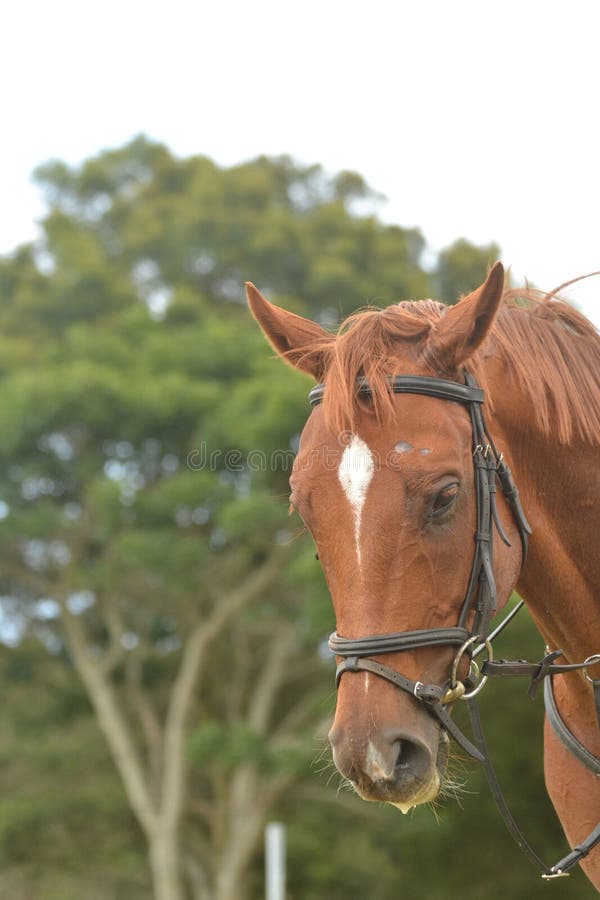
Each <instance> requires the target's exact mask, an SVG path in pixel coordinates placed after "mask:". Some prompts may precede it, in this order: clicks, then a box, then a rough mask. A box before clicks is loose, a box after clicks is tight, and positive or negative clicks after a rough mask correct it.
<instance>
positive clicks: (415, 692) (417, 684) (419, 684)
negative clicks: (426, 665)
mask: <svg viewBox="0 0 600 900" xmlns="http://www.w3.org/2000/svg"><path fill="white" fill-rule="evenodd" d="M422 687H423V682H422V681H415V686H414V688H413V697H416V698H417V700H418V699H419V688H422Z"/></svg>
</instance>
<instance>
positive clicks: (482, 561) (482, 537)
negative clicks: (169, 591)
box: [309, 372, 600, 879]
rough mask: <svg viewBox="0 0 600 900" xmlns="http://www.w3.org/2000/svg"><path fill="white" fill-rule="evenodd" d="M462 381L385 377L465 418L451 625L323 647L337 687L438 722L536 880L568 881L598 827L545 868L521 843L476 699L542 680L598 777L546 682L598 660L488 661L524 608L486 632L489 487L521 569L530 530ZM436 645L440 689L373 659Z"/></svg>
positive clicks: (316, 397) (469, 381)
mask: <svg viewBox="0 0 600 900" xmlns="http://www.w3.org/2000/svg"><path fill="white" fill-rule="evenodd" d="M464 379H465V380H464V383H460V382H456V381H448V380H445V379H442V378H433V377H429V376H424V375H394V376H390V377H389V379H388V382H389V389H390V391H391V392H392V393H395V394H400V393H408V394H424V395H426V396H430V397H436V398H438V399H440V400H447V401H451V402H455V403H461V404H462V405H464V406H466V408H467V410H468V412H469V416H470V419H471V429H472V456H473V467H474V478H475V498H476V530H475V535H474V538H475V550H474V553H473V562H472V565H471V572H470V576H469V580H468V584H467V589H466V592H465V597H464V600H463V603H462V606H461V609H460V613H459V616H458V622H457V624H456V626H454V627H448V628H427V629H422V630H418V631H404V632H398V633H389V634H373V635H368V636H366V637H362V638H344V637H342V636H341V635H339V634H338V633H337V632H334V633H333V634H332V635H331V637H330V638H329V648H330V650H331V651H332V652H333V653H335V655H336V656H337V657H341V658H342V661H341V662H340V663H339V664H338V666H337V669H336V686H337V685H339V682H340V679H341V677H342V675H344V673H346V672H361V671H364V672H371V673H373V674H375V675H378V676H379V677H380V678H384V679H385V680H387V681H389V682H391V683H392V684H394V685H395V686H396V687H398V688H400V690H403V691H405V692H406V693H409V694H411V695H412V696H413V697H414V698H415V699H416V700H418V701H419V702H421V703H423V704H424V706H425V708H426V709H427V711H428V712H429V713H430V714H431V715H432V716H434V718H436V719H437V720H438V722H439V724H440V726H441V727H442V728H443V729H444V730H445V731H446V732H447V733H448V734H449V735H450V736H451V737H453V738H454V740H455V741H456V742H457V743H458V744H459V745H460V746H461V747H462V748H463V749H464V750H465V751H466V752H467V753H468V754H469V755H470V756H472V757H473V758H474V759H476V760H478V761H479V762H481V763H483V765H484V767H485V771H486V775H487V778H488V782H489V784H490V787H491V790H492V793H493V796H494V799H495V801H496V804H497V805H498V808H499V810H500V812H501V814H502V816H503V818H504V821H505V823H506V825H507V827H508V829H509V831H510V832H511V834H512V835H513V837H514V838H515V840H516V842H517V844H518V845H519V846H520V847H521V849H522V850H523V851H524V852H525V854H526V855H527V856H528V857H529V858H530V860H531V861H532V862H534V863H535V864H536V865H538V866H540V867H541V869H542V877H544V878H548V879H549V878H557V877H561V876H563V875H568V871H567V870H568V869H570V868H571V867H572V866H574V865H575V864H576V863H578V862H579V861H580V860H581V859H582V858H583V857H584V856H586V855H587V854H588V853H589V852H590V850H591V849H592V848H593V847H594V846H596V844H597V843H598V842H600V824H599V825H597V826H596V828H595V829H594V830H593V831H592V833H591V834H590V835H589V837H588V838H587V839H586V840H585V841H583V842H582V843H581V844H580V845H579V846H578V847H576V848H574V850H573V851H572V852H571V853H569V854H568V855H567V856H565V857H564V858H563V859H561V860H560V861H559V862H558V863H556V864H555V865H554V866H551V867H548V866H546V865H545V863H544V862H543V861H542V860H541V859H540V857H539V856H538V855H537V853H535V851H534V850H533V849H532V848H531V847H530V845H529V844H528V842H527V841H526V839H525V837H524V836H523V834H522V832H521V830H520V829H519V827H518V826H517V824H516V822H515V821H514V819H513V817H512V815H511V813H510V810H509V809H508V807H507V805H506V802H505V800H504V796H503V794H502V791H501V789H500V786H499V783H498V780H497V777H496V774H495V771H494V768H493V765H492V763H491V760H490V756H489V753H488V750H487V746H486V742H485V737H484V734H483V730H482V726H481V719H480V716H479V709H478V706H477V701H476V695H477V694H478V693H479V691H480V690H481V689H482V687H483V686H484V684H485V682H486V681H487V678H488V676H499V675H528V676H530V677H531V687H530V691H529V693H530V696H534V694H535V691H536V690H537V687H538V686H539V684H540V682H541V681H542V680H544V679H546V680H545V682H544V683H545V689H544V697H545V702H546V712H547V715H548V717H549V720H550V722H551V724H552V726H553V728H554V730H555V732H556V733H557V734H558V736H559V738H560V739H561V740H562V741H563V743H565V745H566V746H567V747H568V748H569V749H570V750H571V752H572V753H574V754H575V755H576V756H577V758H578V759H580V760H581V761H582V762H583V763H584V765H586V766H587V767H588V768H590V769H591V770H592V771H594V772H595V773H596V774H600V760H598V759H597V758H596V757H595V756H594V755H593V754H591V753H590V752H589V751H588V750H587V749H586V748H585V747H583V745H581V744H580V743H579V741H577V739H576V738H575V736H574V735H573V734H572V732H571V731H570V729H569V728H568V726H567V725H566V724H565V722H564V720H563V719H562V718H561V717H560V715H559V713H558V709H557V707H556V704H555V702H554V698H553V693H552V687H551V679H550V678H549V677H547V676H551V675H554V674H557V673H560V672H565V671H571V670H573V669H583V670H584V673H585V672H586V666H589V665H591V664H592V663H593V662H596V661H597V658H596V657H589V658H588V659H587V660H585V661H584V662H583V663H575V664H565V665H558V664H556V663H555V662H554V660H555V659H556V658H557V657H558V656H561V655H562V651H560V650H555V651H553V652H552V653H550V652H548V653H547V655H546V656H545V657H544V659H543V660H541V661H540V662H539V663H527V662H525V661H523V660H515V661H511V660H494V659H493V647H492V641H493V640H494V638H495V637H496V636H497V635H498V634H499V633H500V632H501V631H502V630H503V629H504V627H505V626H506V625H507V624H508V622H509V621H510V620H511V619H512V617H513V616H514V614H515V613H516V612H517V611H518V609H520V607H521V606H522V604H523V601H521V602H520V603H519V604H518V605H517V606H516V607H515V608H514V609H513V610H512V612H511V613H510V614H509V615H508V616H507V617H506V618H505V619H504V621H503V622H502V623H501V624H500V625H499V626H498V627H496V628H495V629H494V631H492V632H491V633H490V623H491V620H492V617H493V616H494V614H495V612H496V608H497V599H498V598H497V591H496V582H495V578H494V556H493V537H494V530H496V531H497V532H498V534H499V536H500V538H501V539H502V541H504V543H505V544H506V545H507V546H510V541H509V540H508V537H507V536H506V534H505V532H504V529H503V528H502V524H501V522H500V518H499V515H498V510H497V504H496V487H497V483H498V482H499V483H500V487H501V490H502V492H503V494H504V496H505V498H506V500H507V503H508V506H509V508H510V510H511V512H512V515H513V518H514V521H515V524H516V526H517V529H518V532H519V535H520V539H521V565H522V566H523V565H525V560H526V558H527V546H528V538H529V535H530V534H531V528H530V526H529V523H528V522H527V519H526V517H525V514H524V512H523V509H522V506H521V502H520V499H519V492H518V489H517V487H516V485H515V482H514V480H513V477H512V474H511V471H510V469H509V467H508V465H507V464H506V462H505V460H504V458H503V455H502V453H499V452H498V450H497V449H496V446H495V444H494V441H493V440H492V438H491V436H490V433H489V431H488V429H487V426H486V423H485V419H484V415H483V408H482V407H483V402H484V392H483V390H482V389H481V388H480V387H479V386H478V385H477V382H476V381H475V379H474V378H473V376H472V375H471V374H470V373H467V372H465V373H464ZM356 390H357V393H358V394H359V395H360V396H362V397H369V396H370V394H371V390H370V387H369V384H368V382H367V380H366V379H364V378H359V379H357V384H356ZM324 393H325V384H318V385H317V386H316V387H314V388H313V389H312V391H311V392H310V394H309V402H310V404H311V406H312V407H314V406H317V405H318V404H319V403H320V402H321V401H322V399H323V396H324ZM471 615H472V624H471V626H470V628H468V627H467V624H468V621H469V618H470V616H471ZM440 646H449V647H456V648H457V649H456V653H455V656H454V662H453V663H452V666H451V669H450V672H449V675H448V678H447V680H446V681H445V683H444V684H441V685H439V684H424V683H423V682H421V681H413V680H412V679H410V678H407V677H406V676H405V675H402V674H401V673H400V672H397V671H396V670H395V669H392V668H391V667H389V666H387V665H383V664H382V663H380V662H378V661H377V660H375V659H373V658H372V657H376V656H379V655H382V654H390V653H403V652H406V651H407V650H416V649H418V648H421V647H440ZM484 649H485V650H486V651H487V657H488V658H487V660H486V661H485V662H484V663H483V665H482V666H481V669H480V668H479V667H478V666H477V664H476V663H475V657H476V656H478V655H479V654H480V653H481V652H483V650H484ZM463 656H465V657H466V659H467V660H468V661H469V673H468V675H467V676H466V678H465V679H464V680H463V681H461V680H459V678H458V674H457V673H458V668H459V664H460V661H461V659H462V658H463ZM599 658H600V657H599ZM587 677H588V679H589V680H590V681H591V682H592V684H593V686H594V694H595V698H596V709H597V713H598V718H599V724H600V680H592V679H591V678H589V676H587ZM459 699H462V700H466V701H467V702H468V705H469V712H470V716H471V723H472V726H473V732H474V735H475V741H476V743H473V741H471V740H470V739H469V738H468V737H467V736H466V735H465V734H464V733H463V732H462V731H461V730H460V728H459V727H458V726H457V725H456V724H455V723H454V721H453V719H452V717H451V709H452V705H453V704H454V702H455V701H456V700H459Z"/></svg>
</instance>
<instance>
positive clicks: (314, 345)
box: [246, 281, 335, 381]
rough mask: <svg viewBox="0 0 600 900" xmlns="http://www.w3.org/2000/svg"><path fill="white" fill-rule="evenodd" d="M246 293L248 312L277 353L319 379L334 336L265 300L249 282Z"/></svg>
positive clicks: (313, 323)
mask: <svg viewBox="0 0 600 900" xmlns="http://www.w3.org/2000/svg"><path fill="white" fill-rule="evenodd" d="M246 296H247V298H248V305H249V306H250V309H251V310H252V315H253V316H254V318H255V319H256V321H257V322H258V324H259V325H260V327H261V328H262V330H263V332H264V333H265V336H266V338H267V340H268V341H269V343H270V344H271V346H272V347H274V348H275V350H276V351H277V353H278V354H279V356H281V357H282V358H283V359H285V361H286V362H288V363H290V365H292V366H294V368H296V369H300V370H301V371H303V372H307V373H308V374H309V375H312V376H313V378H316V379H317V381H319V380H320V379H321V378H322V377H323V372H324V369H325V364H324V360H325V356H326V354H327V349H328V347H330V346H331V345H332V344H333V341H334V340H335V336H334V335H333V334H331V333H330V332H329V331H325V329H324V328H322V327H321V325H318V324H317V323H316V322H312V321H311V320H310V319H304V318H303V317H302V316H297V315H296V313H293V312H288V311H287V310H285V309H281V308H280V307H279V306H275V305H274V304H273V303H269V301H268V300H265V298H264V297H263V295H262V294H261V293H260V291H259V290H257V289H256V288H255V287H254V285H253V284H252V283H251V282H249V281H247V282H246Z"/></svg>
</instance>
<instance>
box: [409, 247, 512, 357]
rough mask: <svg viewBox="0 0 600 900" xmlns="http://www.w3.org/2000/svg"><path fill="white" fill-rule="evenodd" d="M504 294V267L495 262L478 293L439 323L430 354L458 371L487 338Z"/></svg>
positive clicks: (466, 299)
mask: <svg viewBox="0 0 600 900" xmlns="http://www.w3.org/2000/svg"><path fill="white" fill-rule="evenodd" d="M503 291H504V266H503V265H502V263H501V262H497V263H495V265H493V266H492V268H491V269H490V271H489V274H488V277H487V278H486V280H485V281H484V283H483V284H482V285H481V287H478V288H477V290H476V291H473V293H472V294H468V295H467V296H466V297H463V299H462V300H461V301H460V303H457V304H456V306H451V307H450V309H449V310H448V312H447V313H445V314H444V315H443V316H442V318H441V319H440V321H439V325H438V327H437V328H436V330H435V331H434V333H433V335H432V337H431V339H430V342H429V345H428V347H427V350H426V353H427V355H429V356H430V357H431V358H432V359H434V360H435V362H436V363H437V364H438V365H441V366H443V368H445V369H447V370H448V371H456V370H457V369H460V367H461V366H462V365H463V363H465V362H466V361H467V360H468V359H469V357H471V356H472V355H473V353H474V352H475V351H476V350H477V348H478V347H479V346H480V345H481V344H482V342H483V341H484V340H485V338H486V337H487V335H488V333H489V331H490V328H491V327H492V324H493V322H494V319H495V318H496V314H497V312H498V309H499V307H500V303H501V301H502V294H503Z"/></svg>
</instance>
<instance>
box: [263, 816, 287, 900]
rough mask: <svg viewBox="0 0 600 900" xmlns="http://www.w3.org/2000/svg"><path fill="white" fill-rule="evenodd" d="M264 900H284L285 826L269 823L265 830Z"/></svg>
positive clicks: (279, 823) (278, 823)
mask: <svg viewBox="0 0 600 900" xmlns="http://www.w3.org/2000/svg"><path fill="white" fill-rule="evenodd" d="M265 877H266V894H265V896H266V900H285V825H282V823H281V822H269V823H268V825H267V827H266V829H265Z"/></svg>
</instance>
